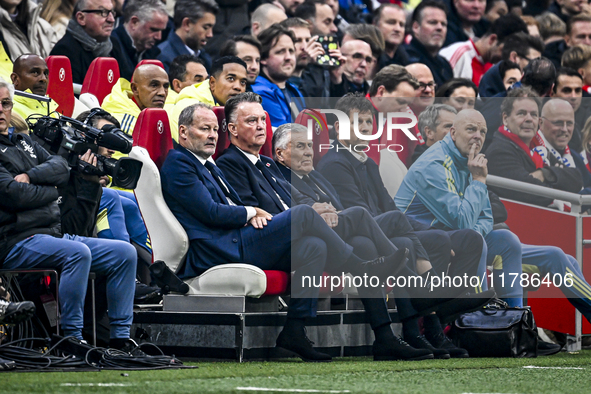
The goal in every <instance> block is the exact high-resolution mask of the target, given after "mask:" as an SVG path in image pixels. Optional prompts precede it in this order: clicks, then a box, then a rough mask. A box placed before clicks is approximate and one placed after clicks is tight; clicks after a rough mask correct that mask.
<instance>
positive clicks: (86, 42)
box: [67, 19, 113, 57]
mask: <svg viewBox="0 0 591 394" xmlns="http://www.w3.org/2000/svg"><path fill="white" fill-rule="evenodd" d="M67 32H69V33H70V34H72V36H74V38H75V39H76V41H78V42H79V43H80V44H81V45H82V48H84V50H85V51H88V52H92V54H93V55H94V56H95V57H107V56H109V54H110V53H111V50H112V49H113V43H112V42H111V40H110V39H107V40H106V41H104V42H98V41H97V40H95V39H94V38H92V37H91V36H89V35H88V34H87V33H86V32H85V31H84V29H83V28H82V26H80V25H79V24H78V22H76V20H74V19H70V22H68V28H67Z"/></svg>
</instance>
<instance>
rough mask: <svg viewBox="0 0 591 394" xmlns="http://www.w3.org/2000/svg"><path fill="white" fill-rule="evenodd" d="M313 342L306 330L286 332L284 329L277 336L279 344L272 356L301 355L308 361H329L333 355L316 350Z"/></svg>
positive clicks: (273, 350)
mask: <svg viewBox="0 0 591 394" xmlns="http://www.w3.org/2000/svg"><path fill="white" fill-rule="evenodd" d="M313 344H314V342H312V341H311V340H310V339H308V337H307V336H306V332H305V331H304V330H301V331H300V330H295V331H291V332H286V330H285V329H284V330H283V331H281V333H280V334H279V336H278V337H277V345H276V346H275V348H274V349H272V351H271V354H270V358H271V359H276V358H291V357H299V358H301V359H302V360H304V361H308V362H329V361H332V357H331V356H330V355H328V354H325V353H321V352H318V351H316V350H314V348H313V347H312V345H313Z"/></svg>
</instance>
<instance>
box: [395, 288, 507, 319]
mask: <svg viewBox="0 0 591 394" xmlns="http://www.w3.org/2000/svg"><path fill="white" fill-rule="evenodd" d="M413 293H415V294H416V291H414V292H413ZM495 296H496V293H495V291H494V290H486V291H483V292H482V293H478V294H474V293H466V290H465V289H461V288H455V289H454V288H451V289H449V288H436V289H434V291H432V292H429V297H430V298H414V297H413V298H411V300H410V302H411V304H412V306H413V308H414V309H415V310H416V311H417V313H416V314H415V315H412V316H408V317H407V318H406V319H411V318H415V317H418V316H426V315H427V314H429V313H431V312H437V316H438V317H439V318H440V319H441V321H442V322H449V321H452V320H455V319H456V318H457V317H458V316H459V315H461V314H463V313H468V312H472V311H475V310H477V309H479V308H480V307H482V306H484V305H486V304H488V303H489V302H490V300H492V299H493V298H494V297H495ZM406 319H405V320H406Z"/></svg>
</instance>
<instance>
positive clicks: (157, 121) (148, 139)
mask: <svg viewBox="0 0 591 394" xmlns="http://www.w3.org/2000/svg"><path fill="white" fill-rule="evenodd" d="M133 146H141V147H142V148H145V149H146V150H147V151H148V153H149V154H150V158H151V159H152V161H153V162H154V163H155V164H156V166H157V167H158V168H160V167H162V164H164V160H165V159H166V155H168V151H169V150H171V149H172V148H173V146H172V137H171V136H170V124H169V122H168V115H167V114H166V111H165V110H163V109H160V108H146V109H144V110H143V111H142V112H141V113H140V116H138V118H137V122H136V124H135V128H134V130H133Z"/></svg>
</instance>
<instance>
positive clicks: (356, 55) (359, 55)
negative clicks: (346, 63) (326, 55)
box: [345, 52, 373, 64]
mask: <svg viewBox="0 0 591 394" xmlns="http://www.w3.org/2000/svg"><path fill="white" fill-rule="evenodd" d="M345 56H351V57H352V58H353V59H355V60H358V61H363V60H365V61H366V62H367V64H372V63H373V57H371V56H365V57H364V56H363V54H362V53H359V52H356V53H354V54H352V55H345Z"/></svg>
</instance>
